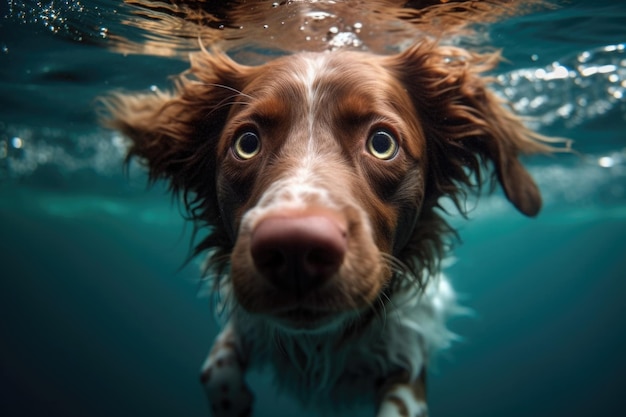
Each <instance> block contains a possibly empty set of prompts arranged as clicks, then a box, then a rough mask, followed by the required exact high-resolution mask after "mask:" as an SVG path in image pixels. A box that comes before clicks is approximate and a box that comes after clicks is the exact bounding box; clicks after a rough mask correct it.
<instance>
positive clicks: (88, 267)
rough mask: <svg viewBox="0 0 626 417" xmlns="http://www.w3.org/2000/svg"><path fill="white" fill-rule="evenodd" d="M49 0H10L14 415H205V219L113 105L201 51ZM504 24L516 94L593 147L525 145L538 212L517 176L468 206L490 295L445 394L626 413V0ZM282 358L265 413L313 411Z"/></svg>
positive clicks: (3, 153) (5, 356) (539, 409)
mask: <svg viewBox="0 0 626 417" xmlns="http://www.w3.org/2000/svg"><path fill="white" fill-rule="evenodd" d="M40 3H43V5H39V6H38V5H37V2H25V3H24V4H26V6H25V7H24V9H23V10H22V9H20V10H21V11H19V13H18V12H16V6H15V2H9V3H5V2H3V3H2V6H0V7H1V8H0V15H2V16H6V17H4V18H2V19H0V415H2V416H67V417H71V416H106V417H109V416H155V417H156V416H180V415H185V416H204V415H208V407H207V404H206V402H205V399H204V394H203V392H202V389H201V387H200V384H199V383H198V369H199V366H200V364H201V363H202V361H203V359H204V356H205V355H206V353H207V351H208V349H209V347H210V345H211V342H212V339H213V337H214V336H215V334H216V331H217V327H216V324H215V321H214V319H213V318H212V313H211V310H210V306H209V300H208V299H207V298H206V297H202V296H201V295H199V294H200V291H199V284H198V262H199V260H198V261H194V262H191V263H190V264H188V265H186V266H185V265H183V261H184V260H185V259H186V256H187V255H188V251H189V240H190V236H191V227H190V226H189V225H187V226H185V224H184V222H183V221H182V219H181V216H180V212H179V208H178V207H177V205H176V204H175V203H172V202H171V199H170V198H169V196H168V195H167V194H166V190H165V187H164V186H163V185H162V184H157V186H155V187H153V188H151V189H149V190H147V189H146V187H145V179H146V178H145V174H144V173H143V171H142V170H141V169H140V167H137V166H135V165H133V166H131V168H130V170H129V172H128V174H125V173H124V172H123V169H122V158H123V146H122V144H121V142H120V140H119V137H117V136H116V135H115V134H113V133H111V132H107V131H104V130H102V129H101V128H99V127H98V126H97V123H96V119H95V113H94V98H95V97H96V96H98V95H100V94H103V93H105V92H106V91H109V90H111V89H118V88H125V89H147V88H149V87H150V86H152V85H158V86H162V87H167V85H168V81H167V77H168V76H169V75H171V74H175V73H177V72H180V71H182V70H184V69H185V67H186V64H185V62H184V61H183V60H181V59H178V58H166V57H157V56H149V55H147V54H142V55H124V54H120V53H118V52H113V51H110V50H109V49H107V47H108V44H107V42H108V40H107V37H106V36H100V37H99V34H101V32H102V28H103V27H107V28H113V27H116V26H115V25H118V26H117V29H118V32H120V33H121V32H123V30H122V29H123V26H122V24H121V23H119V19H118V20H115V19H113V17H112V16H114V15H115V13H113V12H112V11H111V10H113V9H114V7H113V6H112V4H113V3H116V2H104V1H90V2H87V1H83V2H40ZM77 4H78V5H81V6H84V7H85V9H84V10H82V11H81V13H84V14H82V15H81V14H80V13H78V12H76V11H75V10H74V11H73V9H72V7H74V8H75V7H76V5H77ZM46 5H47V6H49V8H52V9H54V10H53V11H55V12H56V13H57V15H55V14H54V13H52V12H50V11H47V12H45V13H44V11H43V10H44V9H45V7H46ZM9 6H11V7H9ZM53 6H54V7H53ZM107 7H108V9H107ZM115 7H121V6H115ZM24 10H29V12H28V13H26V12H24ZM120 10H121V11H120V13H121V12H122V11H123V10H122V9H120ZM29 13H30V14H29ZM58 13H60V14H58ZM41 16H47V17H46V19H47V20H46V19H43V18H42V17H41ZM51 16H52V17H53V18H54V19H56V20H54V19H52V18H51ZM55 16H56V17H55ZM64 16H66V17H67V16H69V18H71V19H69V18H68V20H63V17H64ZM50 19H52V20H54V21H55V22H56V25H57V26H56V29H54V28H51V24H50V21H51V20H50ZM72 19H73V20H72ZM68 22H69V23H71V25H69V23H68ZM63 24H65V25H66V26H63ZM68 25H69V26H68ZM59 28H60V29H59ZM81 34H82V35H81ZM490 35H491V40H492V43H494V44H495V45H497V46H499V47H504V48H505V49H504V55H505V56H506V57H507V58H508V59H509V61H508V62H507V63H505V64H503V65H502V67H501V68H500V70H499V77H500V80H501V81H502V82H503V84H504V86H503V87H501V90H500V93H501V94H502V95H503V96H506V97H508V98H509V99H510V100H512V101H513V103H514V105H515V106H516V108H517V109H518V110H519V111H520V112H521V113H522V114H524V115H527V116H529V117H530V120H529V123H533V124H534V126H535V127H537V128H538V129H539V130H541V131H542V132H544V133H548V134H551V135H559V136H566V137H569V138H572V139H574V140H575V141H576V142H575V147H576V149H577V150H578V151H579V152H580V154H581V155H580V156H573V155H569V156H557V157H553V158H533V159H529V160H528V161H527V163H528V166H529V168H530V171H531V173H532V174H533V176H534V177H535V178H536V179H537V182H538V183H539V185H540V187H541V189H542V191H543V193H544V201H545V207H544V210H543V211H542V213H541V215H540V216H539V217H538V218H536V219H526V218H522V216H520V215H519V214H517V213H516V212H515V211H514V210H513V209H512V208H511V207H509V206H508V205H507V204H506V203H505V201H504V199H503V198H502V196H501V195H500V194H499V193H496V194H495V195H493V196H489V197H487V196H485V198H483V199H481V200H480V203H479V204H478V206H477V208H476V209H475V210H474V211H473V212H472V214H471V216H470V220H469V221H466V220H463V219H462V218H459V217H458V216H455V217H454V218H453V219H452V222H453V223H454V224H455V225H457V226H458V228H459V230H460V233H461V236H462V239H463V243H462V244H461V245H459V246H458V247H457V248H456V249H455V251H454V258H455V261H454V262H453V263H452V265H451V266H449V267H448V269H447V273H448V275H449V276H450V277H451V279H452V281H453V282H454V284H455V286H456V288H457V289H458V291H459V292H460V293H461V294H462V299H463V302H464V304H465V305H467V306H469V307H470V308H472V309H473V311H474V315H473V316H471V317H464V318H458V319H455V320H453V322H452V323H451V327H452V328H453V330H454V331H455V332H457V333H458V334H459V335H460V336H461V337H462V338H461V340H460V341H459V342H458V343H456V344H455V345H454V346H453V347H452V348H451V349H449V350H448V351H446V352H443V353H442V354H441V355H439V357H438V358H437V360H436V362H435V366H434V367H433V369H432V370H431V373H430V375H429V402H430V408H431V415H432V416H434V417H453V416H463V417H468V416H475V417H490V416H493V417H503V416H507V417H513V416H534V417H540V416H550V417H554V416H570V417H573V416H617V415H623V413H624V411H623V410H624V409H626V395H624V388H625V387H626V382H625V378H626V377H625V375H626V361H625V359H624V356H625V354H626V296H625V295H624V294H626V137H625V135H626V133H625V132H626V92H624V90H625V89H626V51H624V44H623V43H624V42H626V3H624V2H610V1H600V2H598V1H588V2H585V1H569V2H564V3H563V4H562V6H561V7H560V8H559V9H555V10H550V11H543V12H537V13H534V14H532V15H528V16H523V17H518V18H514V19H512V20H509V21H505V22H502V23H498V24H497V25H495V26H494V27H493V28H492V31H491V34H490ZM126 36H128V37H133V36H135V35H134V34H133V32H132V28H129V29H128V32H127V33H126ZM139 41H140V40H139ZM563 68H564V69H565V75H564V73H563ZM622 93H623V94H622ZM267 379H268V377H267V376H266V375H256V376H253V378H252V381H251V382H252V384H253V385H254V386H255V390H256V392H257V400H256V408H257V409H256V412H255V414H254V415H255V416H270V415H271V416H292V415H311V414H310V413H306V412H305V411H303V410H300V409H299V408H298V406H297V405H295V404H293V403H292V402H291V401H290V400H289V399H288V398H284V397H282V396H280V394H278V393H276V392H275V391H274V390H273V389H272V387H271V386H270V385H269V384H267V383H266V381H267ZM365 415H367V414H365Z"/></svg>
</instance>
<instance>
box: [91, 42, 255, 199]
mask: <svg viewBox="0 0 626 417" xmlns="http://www.w3.org/2000/svg"><path fill="white" fill-rule="evenodd" d="M251 71H253V67H247V66H243V65H239V64H237V63H235V62H234V61H232V60H231V59H230V58H228V57H227V56H226V55H225V54H223V53H221V52H214V53H213V52H212V53H208V52H206V51H202V52H199V53H197V54H194V55H192V56H191V68H190V69H189V70H188V71H186V72H185V73H183V74H182V75H181V76H180V77H179V78H178V80H177V81H176V88H175V91H174V92H173V93H164V92H159V91H157V92H155V93H144V94H121V93H117V94H112V95H110V96H109V97H106V98H104V99H102V102H103V104H104V108H105V111H106V112H105V113H106V114H105V115H104V117H103V118H102V122H103V124H104V125H105V126H107V127H109V128H112V129H115V130H118V131H120V132H122V133H123V134H124V135H125V136H126V137H127V138H129V139H130V141H131V143H130V146H129V148H128V155H127V160H130V159H131V158H132V157H135V156H136V157H139V158H140V160H141V161H142V162H143V163H145V164H146V165H147V166H148V168H149V175H150V179H151V181H155V180H157V179H160V178H165V179H168V180H169V181H170V185H171V187H172V189H173V190H174V191H178V190H184V192H185V194H186V193H187V192H189V191H192V192H194V193H195V194H196V195H197V196H198V197H201V198H202V197H203V196H204V197H206V193H207V192H208V190H207V188H212V187H214V184H215V181H214V176H215V163H216V161H215V158H216V150H215V148H216V146H217V142H218V140H219V137H220V133H221V131H222V129H223V126H224V124H225V122H226V118H227V116H228V112H229V109H230V107H231V104H232V103H233V102H234V101H235V99H236V98H237V96H239V95H240V91H241V89H242V88H243V87H244V85H245V83H246V80H248V78H249V76H250V73H251Z"/></svg>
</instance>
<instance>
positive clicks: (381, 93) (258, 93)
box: [217, 53, 427, 328]
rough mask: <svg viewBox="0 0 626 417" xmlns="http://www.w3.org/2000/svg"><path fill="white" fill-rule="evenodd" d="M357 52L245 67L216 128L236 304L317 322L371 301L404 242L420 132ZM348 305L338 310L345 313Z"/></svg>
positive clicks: (416, 199) (412, 115)
mask: <svg viewBox="0 0 626 417" xmlns="http://www.w3.org/2000/svg"><path fill="white" fill-rule="evenodd" d="M364 58H365V56H364V55H363V54H352V53H345V54H343V55H337V54H311V55H308V54H307V55H298V56H293V57H285V58H281V59H278V60H276V61H273V62H271V63H270V64H268V65H266V66H265V67H262V68H259V69H258V70H257V71H254V72H252V73H251V74H249V75H248V79H247V80H246V81H245V82H244V83H243V88H242V89H241V90H240V94H238V95H237V96H236V97H234V98H233V100H232V103H230V104H231V109H230V112H229V115H228V117H227V119H226V123H225V125H224V129H223V131H222V134H221V136H220V138H219V145H218V148H217V149H218V152H217V201H218V203H219V207H220V211H221V213H222V218H223V219H224V221H225V223H226V227H227V228H228V230H229V233H230V235H231V238H232V240H233V241H234V242H235V246H234V250H233V253H232V257H231V279H232V285H233V289H234V292H235V294H236V296H237V299H238V301H239V303H240V304H241V306H243V307H244V308H245V309H246V310H248V311H250V312H253V313H257V314H265V315H267V316H268V317H270V318H271V319H274V320H277V321H278V322H279V323H281V324H283V325H285V326H288V327H294V328H303V327H305V328H317V327H319V326H321V325H326V324H332V323H334V322H335V320H337V319H339V318H342V319H343V318H345V317H346V316H350V314H358V313H359V312H361V311H362V310H364V309H365V308H367V307H369V306H371V305H373V304H374V303H376V301H377V297H378V296H379V295H380V293H381V290H382V288H383V287H384V286H385V285H387V283H388V281H389V279H390V277H391V269H390V268H389V263H388V262H386V261H385V259H386V258H385V255H384V254H392V253H393V251H394V247H396V246H398V244H404V243H406V240H407V239H408V234H407V233H403V232H405V231H406V230H409V229H411V228H412V224H413V223H414V220H415V219H416V218H417V216H418V215H419V212H420V207H421V203H422V198H423V195H424V189H425V172H426V169H427V168H426V163H427V160H426V158H425V155H426V138H425V137H424V133H423V131H422V129H421V124H420V122H419V119H418V115H417V113H416V112H415V109H414V108H413V104H412V102H411V99H410V97H409V96H408V93H407V92H406V90H405V89H404V88H403V86H402V84H401V83H400V82H399V80H397V79H395V78H394V77H392V76H391V75H390V73H389V71H388V70H386V69H385V68H384V67H382V63H383V62H384V61H382V60H371V59H370V60H365V59H364ZM344 313H347V314H344Z"/></svg>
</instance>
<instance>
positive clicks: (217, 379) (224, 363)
mask: <svg viewBox="0 0 626 417" xmlns="http://www.w3.org/2000/svg"><path fill="white" fill-rule="evenodd" d="M236 337H237V336H236V334H235V331H234V329H233V328H232V326H230V325H228V326H227V327H226V328H225V329H224V330H223V331H222V333H220V334H219V336H218V337H217V340H216V341H215V343H214V344H213V348H212V349H211V352H210V353H209V356H208V357H207V359H206V361H205V362H204V365H203V366H202V374H201V380H202V384H203V385H204V388H205V390H206V393H207V397H208V399H209V405H210V407H211V411H212V415H213V417H247V416H249V415H251V414H252V399H253V397H252V393H251V392H250V390H249V389H248V387H247V386H246V383H245V381H244V372H245V366H244V365H245V364H244V361H243V358H242V357H241V353H240V352H238V351H237V343H236Z"/></svg>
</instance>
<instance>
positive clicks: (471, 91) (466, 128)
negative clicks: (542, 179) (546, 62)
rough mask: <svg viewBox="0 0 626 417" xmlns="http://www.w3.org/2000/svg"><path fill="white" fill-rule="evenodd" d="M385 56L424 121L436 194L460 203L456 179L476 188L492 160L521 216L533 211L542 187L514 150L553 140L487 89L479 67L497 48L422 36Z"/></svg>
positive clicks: (488, 63)
mask: <svg viewBox="0 0 626 417" xmlns="http://www.w3.org/2000/svg"><path fill="white" fill-rule="evenodd" d="M390 59H391V60H392V66H393V67H394V68H395V70H396V71H397V76H398V77H400V79H401V80H402V82H403V84H404V85H405V87H406V88H407V90H408V91H409V94H410V95H411V97H412V100H413V103H414V105H415V108H416V112H417V114H418V117H419V118H421V122H422V125H423V127H424V132H425V134H426V139H427V146H428V148H429V149H428V152H429V161H428V163H429V164H430V168H429V174H430V180H429V185H430V186H431V188H433V189H434V190H433V191H434V194H435V195H438V196H440V195H448V196H449V197H451V198H452V199H453V200H454V201H455V202H456V203H457V206H459V202H458V200H457V196H458V195H459V194H462V193H463V191H462V190H461V189H460V188H459V186H466V187H469V188H473V187H480V184H481V182H482V178H481V168H482V167H483V166H484V165H485V163H486V162H491V163H492V166H493V173H494V174H495V177H496V178H497V180H498V181H499V183H500V184H501V186H502V188H503V189H504V192H505V194H506V196H507V198H508V199H509V201H511V203H513V205H514V206H515V207H516V208H517V209H518V210H519V211H521V212H522V213H524V214H525V215H527V216H534V215H536V214H537V213H538V212H539V210H540V208H541V194H540V192H539V189H538V188H537V185H536V184H535V182H534V181H533V179H532V178H531V176H530V174H529V173H528V172H527V171H526V169H525V168H524V167H523V166H522V164H521V163H520V161H519V160H518V157H519V156H520V155H523V154H533V153H549V152H553V151H554V150H555V148H553V147H552V146H550V145H549V144H548V142H555V141H556V140H552V139H549V138H546V137H544V136H541V135H539V134H537V133H534V132H532V131H531V130H529V129H528V128H527V127H525V126H524V124H523V123H522V122H521V120H520V119H519V118H517V117H516V116H515V115H514V114H513V113H511V111H510V110H508V109H507V108H506V107H504V105H503V103H502V102H501V100H499V99H498V98H497V97H496V96H495V95H494V93H492V92H491V91H490V90H489V89H488V88H487V85H486V80H485V79H484V78H483V77H481V76H480V74H481V73H482V72H484V71H487V70H490V69H492V68H493V67H494V66H495V65H496V63H497V62H498V60H499V55H498V54H497V53H494V54H485V55H479V54H473V53H470V52H468V51H467V50H464V49H461V48H456V47H443V46H438V45H436V44H435V43H434V42H423V43H421V44H419V45H416V46H414V47H413V48H410V49H408V50H407V51H405V52H403V53H401V54H399V55H397V56H395V57H392V58H390Z"/></svg>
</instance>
